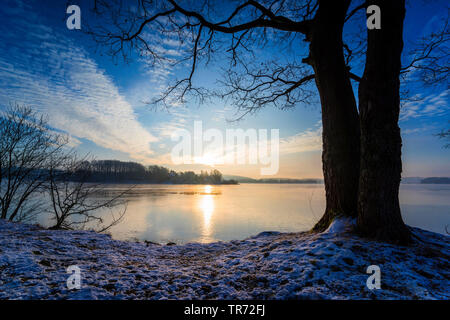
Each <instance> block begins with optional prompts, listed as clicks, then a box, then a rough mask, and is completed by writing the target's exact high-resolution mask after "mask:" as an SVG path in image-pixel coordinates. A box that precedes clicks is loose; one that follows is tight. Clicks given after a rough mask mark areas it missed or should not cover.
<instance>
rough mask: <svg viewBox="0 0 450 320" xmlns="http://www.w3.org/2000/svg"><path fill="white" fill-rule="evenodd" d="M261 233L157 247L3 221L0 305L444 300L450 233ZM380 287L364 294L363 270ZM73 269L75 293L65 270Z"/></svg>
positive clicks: (335, 229) (340, 224)
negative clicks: (388, 238) (397, 236)
mask: <svg viewBox="0 0 450 320" xmlns="http://www.w3.org/2000/svg"><path fill="white" fill-rule="evenodd" d="M350 226H351V221H348V220H347V221H342V220H336V221H335V222H334V223H333V224H332V225H331V226H330V228H329V230H327V232H324V233H319V234H313V233H306V232H303V233H289V234H283V233H274V232H268V233H262V234H260V236H259V237H253V238H249V239H246V240H234V241H231V242H216V243H209V244H200V243H189V244H185V245H177V246H161V245H155V244H151V243H135V242H125V241H117V240H113V239H111V237H109V236H106V235H102V234H97V233H94V232H89V231H59V230H53V231H50V230H46V229H42V228H38V227H36V226H32V225H25V224H19V223H10V222H6V221H3V220H0V299H450V292H449V290H448V289H449V288H450V280H449V279H450V269H449V268H448V261H449V258H450V241H449V237H448V236H445V235H440V234H436V233H432V232H427V231H424V230H421V229H418V228H412V232H413V234H414V236H415V237H414V238H415V239H416V240H415V243H414V244H413V245H411V246H410V247H401V246H395V245H391V244H386V243H381V242H376V241H369V240H366V239H362V238H359V237H357V236H355V235H353V234H351V233H342V232H343V231H345V230H348V228H349V227H350ZM373 264H375V265H378V266H379V267H380V269H381V289H379V290H369V289H368V288H367V286H366V280H367V278H368V277H369V275H368V274H367V273H366V270H367V267H368V266H369V265H373ZM70 265H78V266H79V267H80V269H81V288H80V289H79V290H69V289H68V288H67V285H66V282H67V279H68V277H69V274H67V272H66V269H67V267H68V266H70Z"/></svg>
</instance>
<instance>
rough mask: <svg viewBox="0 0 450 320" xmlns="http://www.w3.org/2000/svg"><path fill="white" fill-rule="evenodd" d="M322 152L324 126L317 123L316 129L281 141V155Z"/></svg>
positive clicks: (310, 129)
mask: <svg viewBox="0 0 450 320" xmlns="http://www.w3.org/2000/svg"><path fill="white" fill-rule="evenodd" d="M321 150H322V126H321V125H320V123H317V124H316V126H315V127H314V128H309V129H307V130H305V131H303V132H300V133H297V134H296V135H293V136H290V137H287V138H284V139H281V141H280V154H281V155H283V154H293V153H299V152H308V151H321Z"/></svg>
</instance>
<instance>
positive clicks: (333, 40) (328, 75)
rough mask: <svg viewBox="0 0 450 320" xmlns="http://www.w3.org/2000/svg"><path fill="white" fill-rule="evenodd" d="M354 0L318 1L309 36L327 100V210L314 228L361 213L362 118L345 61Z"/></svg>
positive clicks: (324, 158)
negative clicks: (345, 31) (348, 21)
mask: <svg viewBox="0 0 450 320" xmlns="http://www.w3.org/2000/svg"><path fill="white" fill-rule="evenodd" d="M349 5H350V0H340V1H328V0H322V1H320V2H319V8H318V11H317V14H316V16H315V18H314V21H313V25H312V26H311V29H310V33H309V34H308V37H307V40H308V41H310V42H311V44H310V56H309V57H308V58H307V62H308V63H309V64H311V66H312V67H313V68H314V71H315V81H316V85H317V88H318V90H319V95H320V101H321V105H322V126H323V134H322V139H323V152H322V163H323V175H324V182H325V192H326V210H325V214H324V215H323V217H322V218H321V219H320V221H319V222H318V223H317V224H316V225H315V226H314V228H313V231H319V232H320V231H323V230H325V229H326V228H327V227H328V226H329V224H330V223H331V222H332V221H333V219H334V218H336V217H337V216H350V217H355V218H356V215H357V199H358V181H359V147H360V142H359V135H360V134H359V119H358V110H357V107H356V101H355V96H354V93H353V89H352V86H351V83H350V77H349V73H348V69H347V66H346V64H345V58H344V52H343V50H344V49H343V48H344V47H343V41H342V31H343V26H344V22H345V16H346V12H347V10H348V7H349Z"/></svg>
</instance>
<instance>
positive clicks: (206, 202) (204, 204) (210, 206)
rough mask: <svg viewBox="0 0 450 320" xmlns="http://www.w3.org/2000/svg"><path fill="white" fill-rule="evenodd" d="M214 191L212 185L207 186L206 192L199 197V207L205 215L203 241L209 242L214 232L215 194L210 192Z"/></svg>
mask: <svg viewBox="0 0 450 320" xmlns="http://www.w3.org/2000/svg"><path fill="white" fill-rule="evenodd" d="M211 191H212V187H211V186H205V193H206V194H203V195H201V196H200V199H199V208H200V210H201V213H202V215H203V228H202V238H201V242H209V241H211V240H212V239H211V234H212V223H211V218H212V216H213V213H214V198H213V195H212V194H210V193H211Z"/></svg>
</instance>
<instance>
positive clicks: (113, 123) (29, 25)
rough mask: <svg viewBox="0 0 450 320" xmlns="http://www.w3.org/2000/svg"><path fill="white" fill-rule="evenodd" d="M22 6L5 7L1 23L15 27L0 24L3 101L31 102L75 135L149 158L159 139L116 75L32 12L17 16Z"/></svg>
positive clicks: (0, 14)
mask: <svg viewBox="0 0 450 320" xmlns="http://www.w3.org/2000/svg"><path fill="white" fill-rule="evenodd" d="M19 9H20V8H15V10H5V9H0V17H1V18H3V19H2V21H15V24H14V25H13V27H11V25H8V24H6V25H5V24H3V25H2V26H0V88H1V93H0V103H1V104H2V105H7V104H9V103H11V102H13V103H21V104H26V105H31V106H33V107H34V108H36V109H37V110H38V111H40V112H43V113H46V114H48V115H49V121H50V125H52V126H53V127H55V128H57V129H60V130H63V131H65V132H67V133H69V134H70V135H72V136H74V138H75V139H78V138H84V139H88V140H90V141H92V142H94V143H95V144H97V145H99V146H101V147H104V148H108V149H112V150H116V151H121V152H124V153H126V154H128V155H129V156H130V157H131V158H134V159H136V160H143V159H146V158H148V157H150V156H151V155H152V151H151V149H150V143H151V142H155V141H157V139H156V138H155V137H154V136H153V135H152V134H150V133H149V132H148V131H147V130H145V128H143V126H142V125H141V124H140V123H139V121H138V120H137V117H136V115H135V113H134V111H133V108H132V106H131V105H130V104H129V103H128V102H127V101H126V100H125V99H124V97H123V96H122V95H121V94H120V92H119V89H118V88H117V87H116V85H115V84H114V83H113V81H112V80H111V78H110V77H109V76H107V75H106V74H105V72H104V71H103V70H101V69H100V68H99V67H98V65H97V63H96V62H95V61H94V60H93V59H91V58H90V57H89V55H88V53H87V52H86V51H85V50H84V49H83V48H80V47H78V46H77V45H76V44H74V43H73V42H72V41H70V40H69V39H67V38H64V35H63V34H61V33H59V32H58V31H57V30H54V29H53V28H51V27H49V26H46V25H44V24H42V23H40V21H39V17H37V16H35V15H33V14H30V13H29V11H27V17H28V19H26V20H25V19H22V18H21V17H18V16H17V15H20V10H19ZM12 14H13V15H12ZM8 15H9V16H8ZM5 16H6V17H5ZM22 16H23V15H22ZM6 29H7V30H6ZM76 141H78V140H76Z"/></svg>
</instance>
